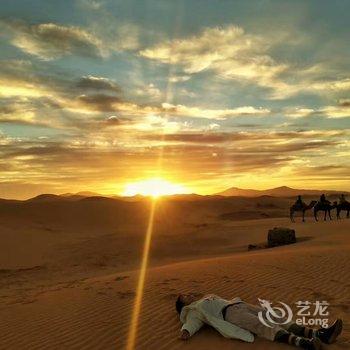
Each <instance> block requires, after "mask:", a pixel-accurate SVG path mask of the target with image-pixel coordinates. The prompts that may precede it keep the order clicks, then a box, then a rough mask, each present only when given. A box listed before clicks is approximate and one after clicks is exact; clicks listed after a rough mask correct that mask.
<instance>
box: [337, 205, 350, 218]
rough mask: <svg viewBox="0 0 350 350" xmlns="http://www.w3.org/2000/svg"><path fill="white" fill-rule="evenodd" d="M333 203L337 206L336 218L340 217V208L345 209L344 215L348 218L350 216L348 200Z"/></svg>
mask: <svg viewBox="0 0 350 350" xmlns="http://www.w3.org/2000/svg"><path fill="white" fill-rule="evenodd" d="M334 204H336V208H337V219H340V212H341V211H342V210H344V211H346V212H347V213H346V217H347V218H348V219H349V217H350V215H349V214H350V203H349V202H343V203H339V204H338V203H337V202H334Z"/></svg>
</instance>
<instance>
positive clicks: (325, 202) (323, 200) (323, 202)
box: [320, 194, 331, 204]
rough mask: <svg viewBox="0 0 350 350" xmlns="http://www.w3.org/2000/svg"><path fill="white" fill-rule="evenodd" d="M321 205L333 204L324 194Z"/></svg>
mask: <svg viewBox="0 0 350 350" xmlns="http://www.w3.org/2000/svg"><path fill="white" fill-rule="evenodd" d="M320 203H322V204H330V203H331V202H330V201H328V200H327V199H326V196H325V194H322V196H321V197H320Z"/></svg>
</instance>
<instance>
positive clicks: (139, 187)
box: [124, 178, 189, 197]
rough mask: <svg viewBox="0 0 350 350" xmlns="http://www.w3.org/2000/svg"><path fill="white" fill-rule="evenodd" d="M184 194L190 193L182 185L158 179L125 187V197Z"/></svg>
mask: <svg viewBox="0 0 350 350" xmlns="http://www.w3.org/2000/svg"><path fill="white" fill-rule="evenodd" d="M182 193H189V191H188V189H186V188H185V187H184V186H182V185H180V184H175V183H171V182H169V181H167V180H163V179H158V178H157V179H148V180H143V181H138V182H134V183H129V184H127V185H126V186H125V191H124V196H135V195H137V194H140V195H143V196H152V197H160V196H169V195H173V194H182Z"/></svg>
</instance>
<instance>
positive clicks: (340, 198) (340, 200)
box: [339, 194, 347, 204]
mask: <svg viewBox="0 0 350 350" xmlns="http://www.w3.org/2000/svg"><path fill="white" fill-rule="evenodd" d="M344 203H347V200H346V198H345V195H344V194H341V195H340V197H339V204H344Z"/></svg>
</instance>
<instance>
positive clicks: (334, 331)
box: [284, 319, 343, 344]
mask: <svg viewBox="0 0 350 350" xmlns="http://www.w3.org/2000/svg"><path fill="white" fill-rule="evenodd" d="M284 328H285V327H284ZM285 329H286V330H287V331H288V332H291V333H293V334H295V335H298V336H301V337H305V338H315V337H317V338H319V339H320V340H321V341H322V342H323V343H326V344H332V343H334V342H335V341H336V340H337V337H338V336H339V335H340V333H341V332H342V329H343V322H342V320H340V319H337V320H336V321H335V322H333V324H332V325H331V326H329V327H328V328H319V329H312V328H308V327H304V326H299V325H297V324H295V323H293V324H291V325H289V326H288V327H287V328H285Z"/></svg>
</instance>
